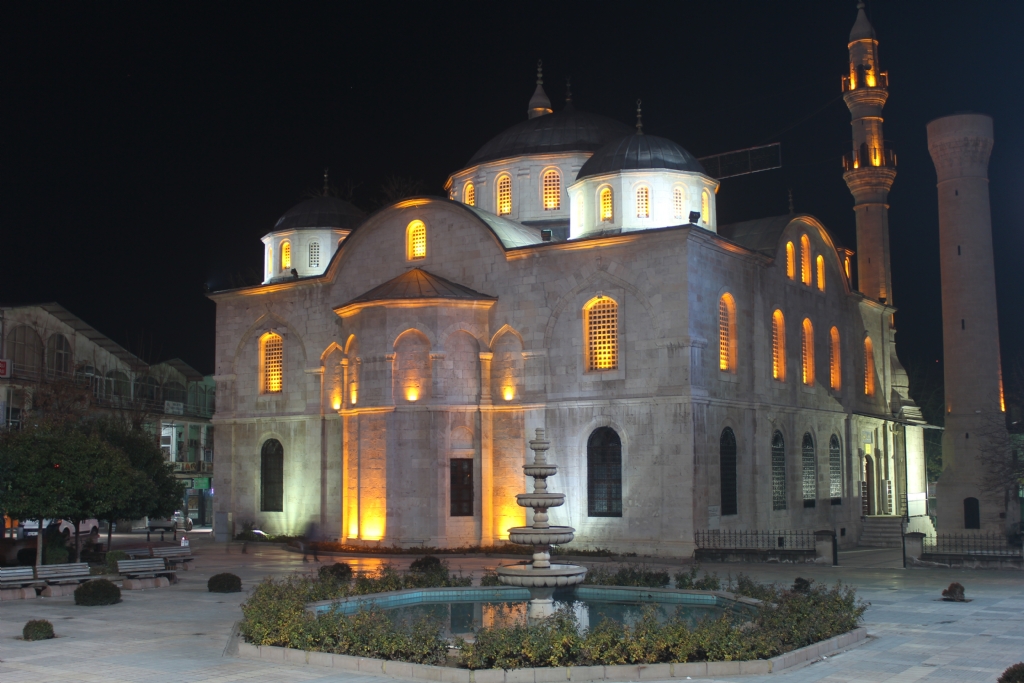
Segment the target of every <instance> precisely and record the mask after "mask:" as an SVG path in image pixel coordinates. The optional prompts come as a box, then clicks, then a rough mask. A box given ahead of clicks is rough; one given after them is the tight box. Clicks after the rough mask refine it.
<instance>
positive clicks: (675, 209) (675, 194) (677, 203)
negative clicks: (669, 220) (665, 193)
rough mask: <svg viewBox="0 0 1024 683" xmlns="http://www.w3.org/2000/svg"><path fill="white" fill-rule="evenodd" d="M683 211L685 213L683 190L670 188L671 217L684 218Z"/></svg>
mask: <svg viewBox="0 0 1024 683" xmlns="http://www.w3.org/2000/svg"><path fill="white" fill-rule="evenodd" d="M684 211H686V193H685V192H683V188H681V187H674V188H672V217H673V218H686V216H684V215H683V212H684Z"/></svg>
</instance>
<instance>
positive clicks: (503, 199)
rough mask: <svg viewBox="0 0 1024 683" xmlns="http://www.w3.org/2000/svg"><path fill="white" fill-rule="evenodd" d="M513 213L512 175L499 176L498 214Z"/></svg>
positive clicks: (506, 214)
mask: <svg viewBox="0 0 1024 683" xmlns="http://www.w3.org/2000/svg"><path fill="white" fill-rule="evenodd" d="M511 213H512V176H509V175H502V176H498V215H499V216H508V215H510V214H511Z"/></svg>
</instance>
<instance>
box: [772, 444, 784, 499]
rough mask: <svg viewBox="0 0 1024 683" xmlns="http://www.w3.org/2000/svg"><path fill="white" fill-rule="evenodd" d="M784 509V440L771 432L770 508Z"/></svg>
mask: <svg viewBox="0 0 1024 683" xmlns="http://www.w3.org/2000/svg"><path fill="white" fill-rule="evenodd" d="M785 509H786V441H785V439H783V438H782V432H778V431H777V432H775V433H774V434H772V510H785Z"/></svg>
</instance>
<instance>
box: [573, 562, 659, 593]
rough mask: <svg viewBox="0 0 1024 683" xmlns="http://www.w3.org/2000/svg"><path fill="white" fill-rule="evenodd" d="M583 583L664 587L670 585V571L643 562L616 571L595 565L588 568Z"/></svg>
mask: <svg viewBox="0 0 1024 683" xmlns="http://www.w3.org/2000/svg"><path fill="white" fill-rule="evenodd" d="M583 583H584V584H585V585H591V586H631V587H634V588H663V587H665V586H667V585H668V572H667V571H665V570H663V569H650V568H649V567H647V566H646V565H643V564H629V565H626V566H625V567H619V568H618V569H617V570H615V571H614V572H613V571H612V570H611V569H605V568H604V567H594V568H590V569H588V570H587V576H586V577H585V578H584V579H583Z"/></svg>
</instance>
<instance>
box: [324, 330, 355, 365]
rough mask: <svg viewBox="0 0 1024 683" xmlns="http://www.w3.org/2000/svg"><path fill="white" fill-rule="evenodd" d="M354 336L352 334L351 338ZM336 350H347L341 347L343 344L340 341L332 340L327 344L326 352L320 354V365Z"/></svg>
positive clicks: (343, 351)
mask: <svg viewBox="0 0 1024 683" xmlns="http://www.w3.org/2000/svg"><path fill="white" fill-rule="evenodd" d="M352 337H355V335H354V334H353V335H350V337H349V338H352ZM335 351H341V352H342V353H345V350H344V349H343V348H341V344H339V343H338V342H331V343H330V344H328V345H327V348H326V349H324V352H323V353H321V354H320V365H323V364H324V361H326V360H327V357H328V356H329V355H331V354H332V353H334V352H335Z"/></svg>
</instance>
